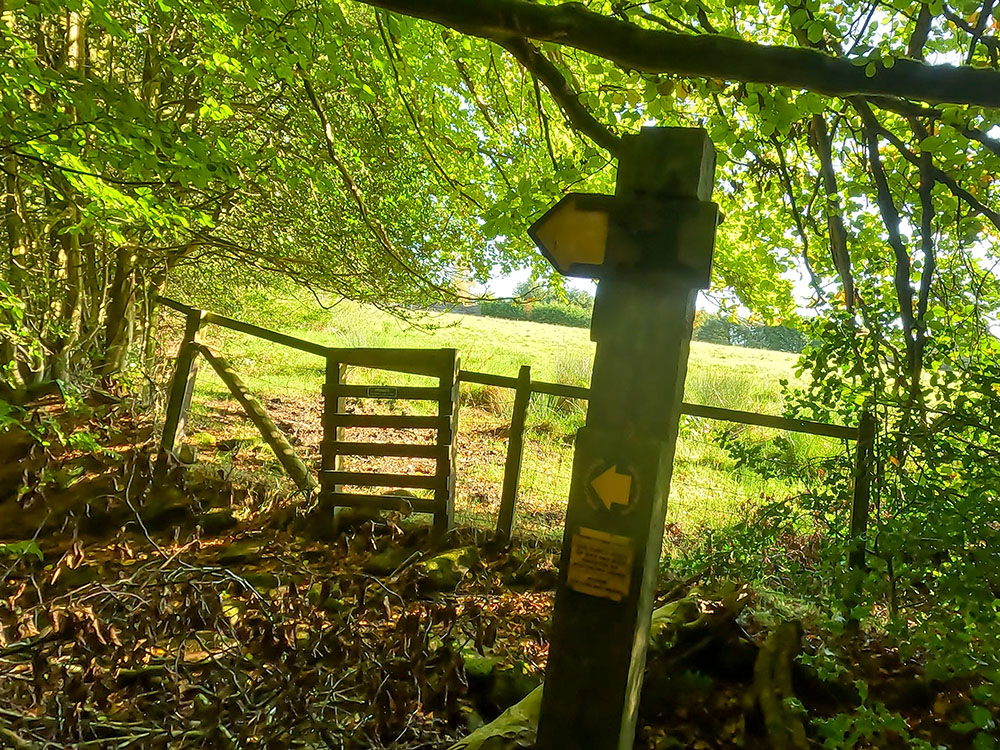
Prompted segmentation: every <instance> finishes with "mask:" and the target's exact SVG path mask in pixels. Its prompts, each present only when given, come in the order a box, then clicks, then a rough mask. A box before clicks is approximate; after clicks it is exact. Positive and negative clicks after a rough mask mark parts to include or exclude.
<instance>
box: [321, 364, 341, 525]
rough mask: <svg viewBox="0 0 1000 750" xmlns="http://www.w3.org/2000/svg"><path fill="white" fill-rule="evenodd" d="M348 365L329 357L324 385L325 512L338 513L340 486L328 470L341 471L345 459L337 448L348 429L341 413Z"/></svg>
mask: <svg viewBox="0 0 1000 750" xmlns="http://www.w3.org/2000/svg"><path fill="white" fill-rule="evenodd" d="M346 374H347V366H346V365H344V364H342V363H340V362H338V361H337V360H335V359H333V358H332V357H327V359H326V382H325V384H324V386H323V437H322V438H321V440H322V443H321V444H320V462H321V463H320V467H321V471H320V507H321V508H322V509H323V511H324V512H329V513H330V514H333V513H335V511H336V507H335V503H336V497H335V496H334V493H336V492H339V491H340V487H339V486H338V485H331V484H329V483H328V480H327V479H326V477H327V474H326V472H328V471H340V468H341V465H342V463H343V458H342V457H341V455H340V453H339V452H338V451H337V449H336V446H337V443H338V442H340V440H341V438H342V437H343V433H344V429H343V428H342V427H340V426H339V423H338V420H337V415H338V414H343V413H344V408H345V400H344V399H343V398H342V397H341V396H340V386H341V385H343V384H344V380H345V376H346Z"/></svg>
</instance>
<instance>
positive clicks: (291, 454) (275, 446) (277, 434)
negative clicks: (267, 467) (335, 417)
mask: <svg viewBox="0 0 1000 750" xmlns="http://www.w3.org/2000/svg"><path fill="white" fill-rule="evenodd" d="M198 350H199V351H200V352H201V354H202V356H203V357H204V358H205V359H206V360H207V361H208V363H209V364H210V365H212V368H213V369H214V370H215V372H216V373H217V374H218V376H219V378H220V379H221V380H222V382H223V383H225V384H226V387H227V388H229V390H230V392H231V393H232V394H233V396H234V397H235V398H236V400H237V401H239V402H240V406H242V407H243V410H244V411H245V412H246V414H247V416H248V417H250V421H251V422H253V423H254V426H255V427H256V428H257V429H258V430H259V431H260V434H261V436H262V437H263V438H264V442H266V443H267V444H268V446H269V447H270V448H271V450H272V451H274V455H275V456H276V457H277V458H278V462H279V463H280V464H281V466H282V467H283V468H284V469H285V471H286V472H288V475H289V476H290V477H291V478H292V480H293V481H294V482H295V485H296V486H297V487H298V488H299V489H300V490H303V491H304V492H312V490H313V489H314V488H315V487H316V485H317V482H316V478H315V477H314V476H313V475H312V472H311V471H310V470H309V468H308V467H307V466H306V465H305V464H304V463H302V460H301V459H300V458H299V457H298V456H296V455H295V449H294V448H292V445H291V443H289V442H288V439H287V438H286V437H285V436H284V434H282V432H281V430H279V429H278V428H277V427H276V426H275V424H274V422H272V421H271V418H270V417H269V416H268V415H267V412H266V411H264V407H263V406H261V405H260V402H259V401H258V400H257V399H256V397H255V396H254V395H253V394H252V393H250V391H249V390H248V389H247V387H246V385H245V384H244V383H243V381H242V380H241V379H240V377H239V375H237V374H236V371H235V370H233V368H232V366H231V365H230V364H229V362H228V361H227V360H226V358H225V357H223V356H222V355H221V354H219V353H218V352H217V351H215V350H214V349H212V348H211V347H208V346H205V345H204V344H200V345H199V346H198Z"/></svg>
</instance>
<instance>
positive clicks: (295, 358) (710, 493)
mask: <svg viewBox="0 0 1000 750" xmlns="http://www.w3.org/2000/svg"><path fill="white" fill-rule="evenodd" d="M253 309H254V313H253V314H251V315H247V316H246V317H248V318H250V319H251V320H252V322H255V323H258V324H259V325H263V326H265V327H268V328H272V329H275V330H281V331H283V332H286V333H290V334H293V335H296V336H299V337H301V338H305V339H309V340H312V341H316V342H319V343H323V344H326V345H329V346H341V347H428V348H432V347H453V348H456V349H458V350H459V353H460V356H461V362H462V367H463V368H464V369H468V370H475V371H479V372H486V373H492V374H498V375H516V374H517V371H518V368H519V367H520V366H521V365H522V364H529V365H531V368H532V378H533V379H535V380H547V381H553V382H560V383H568V384H573V385H587V384H588V380H589V375H590V369H591V363H592V358H593V351H594V347H593V344H592V343H591V342H590V340H589V334H588V331H586V330H584V329H579V328H567V327H562V326H553V325H547V324H541V323H530V322H525V321H511V320H501V319H496V318H481V317H476V316H470V315H457V314H424V315H420V316H419V317H417V318H415V319H414V320H411V321H401V320H399V319H398V318H396V317H393V316H391V315H389V314H387V313H385V312H382V311H379V310H376V309H374V308H369V307H363V306H360V305H355V304H352V303H348V302H342V303H340V304H338V305H336V306H335V307H334V308H332V309H331V310H323V309H321V308H320V307H319V306H318V305H316V303H315V302H312V301H309V302H305V301H300V300H293V299H283V300H280V301H268V302H266V303H264V302H261V303H259V304H257V305H255V306H254V308H253ZM204 338H205V340H206V341H207V342H208V343H210V344H212V345H213V346H216V347H218V348H220V349H221V350H222V351H223V352H224V353H225V354H226V356H227V357H228V358H229V359H230V361H231V362H232V363H233V365H234V367H235V369H236V370H237V372H239V373H241V375H242V376H243V378H244V380H245V381H246V382H247V384H248V386H250V388H251V390H253V391H254V393H256V394H257V395H258V397H259V398H260V399H261V401H262V402H263V403H264V404H265V406H266V407H267V408H268V410H269V411H270V412H271V414H272V417H273V418H274V419H275V422H276V423H277V424H278V425H279V427H281V428H282V429H283V430H284V431H285V432H286V433H287V434H289V436H290V438H291V440H292V442H293V444H296V445H297V449H298V450H299V451H300V452H301V453H302V455H303V457H305V458H307V459H308V460H311V461H316V460H317V458H318V453H317V448H318V443H319V437H320V426H319V420H320V413H321V398H320V385H321V382H322V367H323V361H322V360H321V359H320V358H318V357H315V356H313V355H309V354H305V353H301V352H297V351H294V350H290V349H286V348H284V347H280V346H277V345H274V344H271V343H268V342H265V341H262V340H259V339H254V338H252V337H248V336H245V335H243V334H238V333H234V332H232V331H227V330H224V329H220V328H218V327H213V326H209V327H208V328H207V329H206V330H205V332H204ZM795 360H796V356H795V355H793V354H785V353H780V352H771V351H764V350H756V349H741V348H736V347H728V346H720V345H715V344H705V343H700V342H695V343H694V344H693V345H692V348H691V356H690V361H689V367H688V379H687V387H686V391H685V400H687V401H689V402H692V403H698V404H708V405H712V406H724V407H728V408H732V409H741V410H746V411H755V412H761V413H772V414H776V413H780V412H781V408H782V395H781V388H780V384H779V381H780V380H781V379H782V378H785V379H789V380H791V381H792V382H793V383H794V382H795V376H794V372H793V368H794V363H795ZM349 379H350V380H351V382H360V383H376V384H388V383H396V384H399V383H404V382H419V381H418V380H416V379H415V378H412V377H407V376H399V375H394V374H391V373H386V372H375V371H358V372H354V373H352V374H351V375H350V376H349ZM368 403H369V404H370V403H371V402H368ZM511 403H512V392H510V391H507V390H505V389H498V388H491V387H484V386H478V385H473V384H466V385H463V387H462V407H461V411H460V416H461V418H460V434H459V462H458V494H457V501H456V509H457V513H458V516H459V521H460V522H465V523H473V524H476V525H482V526H485V527H492V526H493V525H494V523H495V518H496V511H497V506H498V502H499V495H500V486H501V482H502V475H503V463H504V456H505V451H506V442H507V441H506V433H507V427H508V423H509V417H510V409H511ZM383 404H384V402H383ZM385 406H388V408H394V409H398V408H399V407H398V406H397V405H395V404H392V403H389V404H384V406H383V408H385ZM585 407H586V405H585V403H583V402H579V401H576V400H572V399H555V398H552V397H547V396H542V395H537V394H536V395H535V396H534V397H533V399H532V405H531V409H530V411H529V418H528V427H527V433H526V440H527V444H526V449H525V459H524V464H523V466H522V472H521V488H520V492H519V497H518V528H519V530H520V532H521V533H522V534H529V535H531V536H533V537H537V538H539V539H542V540H551V539H552V538H554V537H555V536H557V535H558V534H560V533H561V526H562V517H563V511H564V506H565V499H566V496H567V494H568V487H569V476H570V471H571V465H572V447H573V435H574V434H575V432H576V430H577V429H578V428H579V427H580V426H582V424H583V421H584V418H585V413H586V412H585ZM412 413H417V412H412ZM726 429H728V430H736V431H737V432H740V433H741V434H743V436H744V437H745V438H746V437H749V438H750V439H752V440H757V441H767V440H770V439H771V438H773V437H774V436H775V435H777V434H780V433H775V432H773V431H767V430H762V429H758V428H745V427H736V426H733V425H725V424H720V423H713V422H710V421H708V420H696V419H692V418H686V419H685V420H684V424H683V425H682V432H681V439H680V441H679V444H678V450H677V456H676V462H675V468H674V480H673V486H672V490H671V498H670V503H669V507H670V511H669V516H668V521H669V522H670V523H672V524H674V527H673V530H674V531H675V532H677V531H680V532H687V531H692V530H695V529H698V528H701V527H704V526H710V527H714V528H721V527H724V526H726V525H727V524H730V523H732V522H733V521H734V520H736V519H738V518H740V517H741V515H742V514H745V513H746V512H747V511H748V509H750V508H751V507H752V506H754V505H756V504H758V503H760V502H761V501H762V500H766V499H769V498H779V497H784V496H787V495H789V494H791V493H794V492H796V491H798V489H799V486H798V485H797V483H795V482H790V481H789V480H775V479H764V478H762V476H761V475H760V474H759V473H757V472H753V471H749V470H746V469H739V470H738V469H737V467H736V462H735V461H734V460H733V459H732V458H731V457H730V456H729V455H727V453H726V451H724V450H723V449H722V448H721V447H720V446H719V444H718V441H717V437H718V435H719V433H720V431H721V430H726ZM189 435H190V438H189V439H190V440H192V441H193V442H195V443H199V444H200V445H201V447H202V448H203V449H204V450H203V451H202V456H203V457H204V458H205V459H206V460H213V461H218V462H220V464H222V465H223V466H224V467H230V466H234V465H235V466H237V467H239V468H241V469H247V468H249V469H253V470H254V471H255V472H258V473H259V472H264V473H276V472H277V468H276V462H275V461H274V459H273V456H271V455H270V452H269V450H268V449H267V448H266V447H265V446H263V444H262V443H261V441H260V440H259V439H258V438H257V435H256V432H255V431H254V430H253V427H252V426H251V425H249V423H248V422H246V421H245V420H244V419H242V418H241V416H240V411H239V408H238V406H237V405H236V403H235V401H233V400H232V399H231V398H230V397H229V395H228V392H227V391H226V390H225V387H224V386H223V385H222V383H221V381H219V380H218V378H216V377H215V376H214V373H212V372H211V371H210V370H208V369H207V368H204V369H203V370H202V374H200V375H199V378H198V384H197V388H196V392H195V396H194V399H193V404H192V414H191V421H190V427H189ZM788 437H789V441H788V442H787V444H785V447H784V453H785V454H787V457H788V460H790V461H792V462H795V463H800V464H802V465H803V466H806V465H808V464H809V462H810V461H811V460H812V459H814V458H817V457H821V456H825V455H831V454H834V453H836V452H838V451H840V450H843V448H842V446H840V445H838V444H837V443H836V441H830V440H827V439H823V438H817V437H813V436H807V435H788ZM349 439H371V438H370V437H369V436H366V437H361V436H356V437H355V438H349ZM375 439H377V440H378V439H390V438H388V437H386V438H378V437H376V438H375ZM391 439H398V436H397V437H395V438H391ZM220 441H227V442H228V443H229V445H232V444H234V443H235V444H238V446H239V450H238V451H226V452H223V451H217V450H213V449H212V446H213V445H216V444H218V443H219V442H220ZM371 461H372V460H366V462H365V463H362V462H361V461H360V460H359V459H355V464H354V466H355V467H356V468H364V469H365V470H384V471H417V472H423V471H428V470H429V469H430V463H429V462H428V465H427V466H424V465H423V464H421V462H420V461H419V460H408V459H384V460H383V461H388V462H390V463H392V462H395V464H394V465H385V464H384V463H382V464H379V465H372V463H371Z"/></svg>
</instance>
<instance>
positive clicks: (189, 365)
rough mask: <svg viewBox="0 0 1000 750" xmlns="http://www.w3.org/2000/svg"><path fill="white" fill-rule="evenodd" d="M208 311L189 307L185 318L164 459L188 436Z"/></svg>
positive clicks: (169, 403)
mask: <svg viewBox="0 0 1000 750" xmlns="http://www.w3.org/2000/svg"><path fill="white" fill-rule="evenodd" d="M204 319H205V311H204V310H196V309H194V308H188V311H187V314H186V317H185V320H184V338H183V339H182V340H181V345H180V348H179V349H178V350H177V363H176V364H175V365H174V374H173V376H172V377H171V379H170V385H169V387H168V388H167V409H166V414H165V416H164V419H163V434H162V436H161V437H160V461H161V462H162V460H163V459H164V458H165V457H166V454H167V453H172V452H173V451H174V450H175V449H176V448H177V444H178V443H179V442H180V441H181V439H182V438H183V437H184V423H185V421H186V420H187V413H188V409H189V408H190V406H191V394H192V393H193V392H194V380H195V377H196V376H197V375H198V332H199V331H200V330H201V326H202V324H203V323H204Z"/></svg>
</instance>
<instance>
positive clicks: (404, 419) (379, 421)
mask: <svg viewBox="0 0 1000 750" xmlns="http://www.w3.org/2000/svg"><path fill="white" fill-rule="evenodd" d="M330 421H331V423H332V424H335V425H337V426H340V427H381V428H384V429H396V430H443V429H447V428H448V426H449V420H448V417H440V416H429V417H423V416H411V415H408V414H343V413H341V414H331V415H330Z"/></svg>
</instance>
